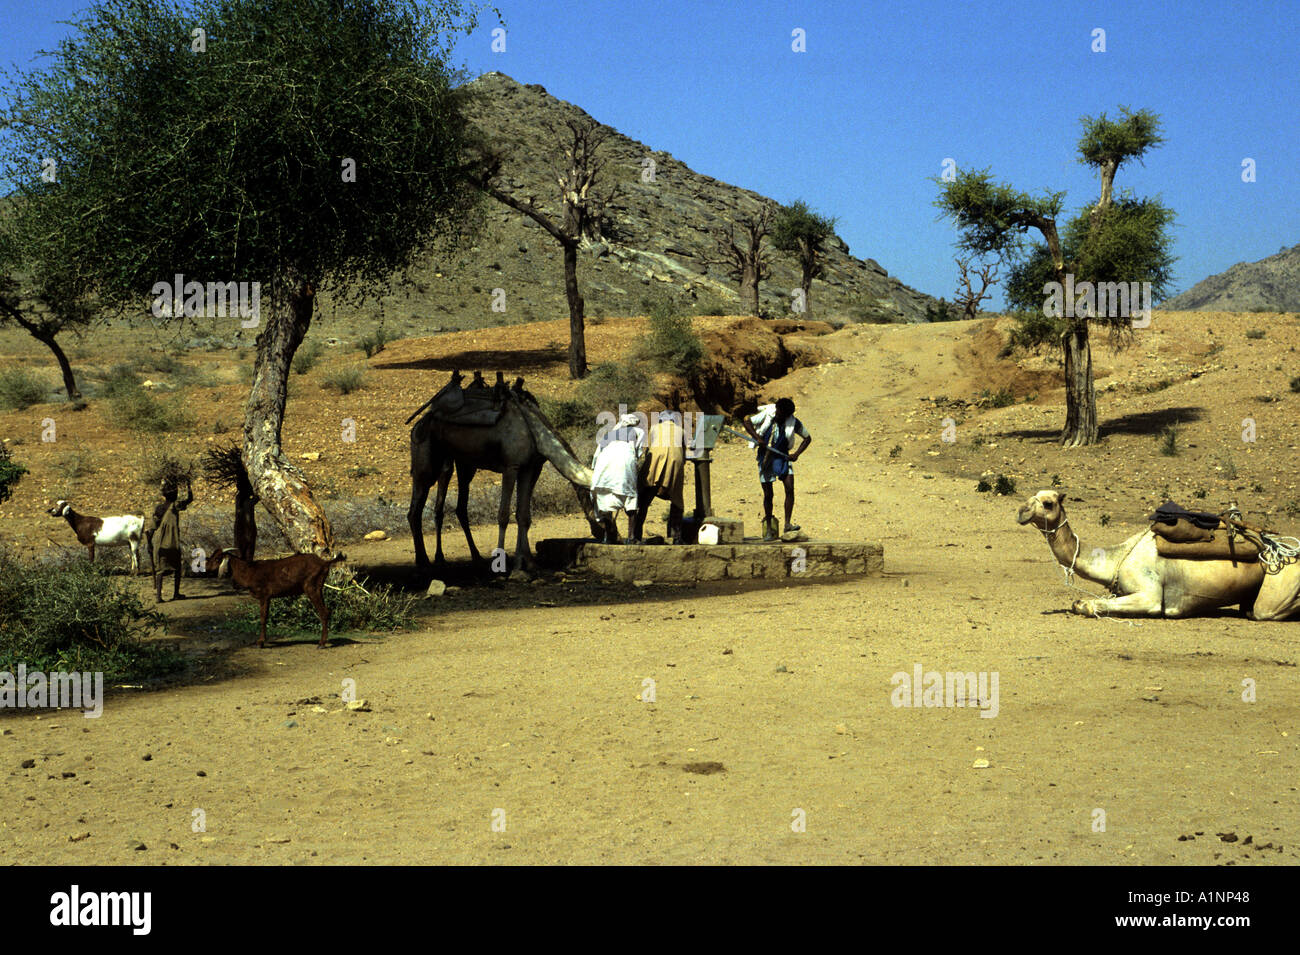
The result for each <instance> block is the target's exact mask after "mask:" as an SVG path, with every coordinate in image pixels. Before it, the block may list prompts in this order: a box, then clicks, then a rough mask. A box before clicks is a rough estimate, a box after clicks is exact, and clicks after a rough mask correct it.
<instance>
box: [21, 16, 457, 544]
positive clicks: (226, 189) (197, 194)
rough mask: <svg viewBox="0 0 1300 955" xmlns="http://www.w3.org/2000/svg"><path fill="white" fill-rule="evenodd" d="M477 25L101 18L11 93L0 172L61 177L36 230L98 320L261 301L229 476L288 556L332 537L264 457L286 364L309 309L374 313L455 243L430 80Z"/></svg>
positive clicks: (275, 458) (444, 111) (453, 173)
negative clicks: (45, 161) (32, 170)
mask: <svg viewBox="0 0 1300 955" xmlns="http://www.w3.org/2000/svg"><path fill="white" fill-rule="evenodd" d="M476 18H477V10H476V9H474V8H466V6H465V5H464V4H462V2H460V0H433V2H430V3H417V2H415V0H328V2H312V3H303V2H300V0H194V2H193V3H192V4H188V5H186V6H184V7H182V6H179V5H177V4H175V3H172V2H169V0H100V2H98V3H96V4H95V5H94V6H92V7H91V8H90V9H89V10H88V11H87V12H86V13H85V14H84V15H83V16H82V18H81V19H80V20H78V21H77V22H75V23H74V24H73V26H74V28H75V32H74V34H73V35H72V36H71V37H70V38H68V39H66V40H64V41H62V42H61V43H60V45H59V48H58V50H57V51H56V52H55V53H53V54H51V55H50V59H51V60H52V63H51V65H50V66H48V67H47V68H46V69H43V70H41V71H37V72H32V73H29V74H26V75H23V76H20V77H19V78H17V80H16V81H14V82H13V83H12V84H11V88H10V90H9V91H8V92H9V101H10V104H11V106H10V108H9V110H8V116H7V117H6V118H7V121H8V126H7V133H6V137H5V142H4V143H3V148H2V149H0V154H2V155H3V156H4V157H6V159H7V161H8V164H9V170H10V171H11V172H12V171H21V170H22V169H24V168H26V167H27V166H30V165H31V163H32V162H33V160H34V158H35V157H44V156H51V157H55V158H56V159H57V162H58V168H59V175H58V180H57V187H56V188H51V189H48V190H45V191H44V194H43V202H44V203H47V204H48V205H45V206H44V210H45V211H44V213H43V215H45V216H47V218H48V221H52V222H58V223H60V224H61V235H62V237H63V238H62V240H61V242H62V244H63V245H64V246H65V247H66V248H67V249H69V250H70V252H71V254H73V255H75V256H76V258H75V261H77V262H78V265H79V268H80V269H81V270H82V271H83V272H84V273H85V274H87V275H88V276H90V277H91V278H92V280H93V282H94V288H95V292H96V294H97V295H98V297H99V298H100V300H101V301H103V302H105V303H108V304H122V305H130V306H133V307H135V308H137V309H138V308H139V307H140V305H141V304H142V303H144V302H145V301H146V296H149V295H152V294H155V292H154V287H155V284H156V283H160V282H162V283H169V282H171V281H172V277H173V276H174V275H175V274H178V273H179V274H181V275H183V276H184V277H185V280H186V281H187V282H189V281H194V282H198V283H208V282H221V283H227V282H244V281H247V282H250V283H254V282H255V283H258V287H259V288H260V298H261V314H260V315H259V316H258V317H257V319H256V321H257V323H258V328H259V333H258V336H257V343H256V346H257V352H256V359H255V362H254V366H253V381H252V387H251V389H250V392H249V397H248V400H247V403H246V406H245V414H244V430H243V439H244V440H243V448H242V454H243V460H244V464H245V466H246V468H247V470H248V475H249V478H250V480H251V482H252V485H253V488H254V490H255V492H256V494H257V496H258V497H259V498H260V499H261V502H262V505H263V506H264V507H266V508H267V510H268V511H269V512H270V513H271V514H272V516H273V517H274V518H275V520H276V522H277V524H278V525H279V526H280V528H281V530H282V531H283V532H284V534H285V536H286V537H287V538H288V539H289V541H290V542H291V543H292V544H293V545H294V547H295V549H297V550H299V551H310V552H314V553H317V554H321V555H328V554H330V553H331V552H332V549H333V535H332V531H331V529H330V525H329V521H328V520H327V519H326V517H325V514H324V512H323V511H322V510H321V508H320V506H319V504H317V502H316V501H315V499H314V498H313V497H312V494H311V491H310V489H309V488H308V486H307V483H306V481H305V479H304V477H303V475H302V473H301V472H300V471H298V469H297V468H296V467H294V466H293V465H292V464H290V463H289V461H288V460H287V458H286V457H285V456H284V454H283V452H282V450H281V445H280V431H281V426H282V424H283V420H284V413H285V403H286V399H287V383H288V376H289V368H290V362H291V361H292V358H293V355H294V352H295V351H296V350H297V348H298V346H299V344H300V343H301V342H302V340H303V336H304V335H306V333H307V330H308V329H309V328H310V326H311V321H312V314H313V308H314V303H315V298H316V294H317V292H318V291H319V290H322V289H328V290H330V292H331V293H332V294H334V295H336V296H337V297H338V298H339V299H340V300H342V301H345V302H349V303H357V302H359V301H360V300H362V299H363V298H364V297H366V296H367V295H370V294H374V293H380V292H382V290H383V289H384V288H385V287H386V286H387V283H388V280H389V279H390V278H391V276H392V275H393V273H394V272H396V271H401V270H403V269H404V268H405V267H406V266H407V265H408V264H409V263H410V262H411V261H412V260H413V259H414V258H415V257H417V256H420V255H422V254H423V253H425V252H426V251H428V250H429V249H430V247H431V246H433V245H435V244H438V243H439V242H452V241H455V240H456V239H457V238H458V237H460V235H461V233H462V231H463V229H464V228H465V226H466V224H467V223H468V222H470V221H471V219H472V217H471V216H470V215H469V213H470V211H471V210H472V209H473V207H474V204H475V202H476V201H477V193H476V191H475V190H474V189H473V188H472V187H470V186H469V184H468V182H467V181H466V170H467V167H468V156H469V155H470V153H471V151H473V152H477V151H479V147H478V146H477V145H474V146H473V147H472V149H471V143H472V137H473V134H472V132H471V127H470V124H469V123H468V122H467V121H466V119H465V116H464V106H465V97H466V94H465V93H464V92H462V91H461V90H460V89H459V88H454V86H453V84H454V82H455V81H457V80H459V79H461V78H462V77H461V76H460V74H459V73H458V72H456V71H454V70H453V69H451V68H450V67H449V66H448V65H447V64H448V62H449V54H450V45H451V43H452V42H453V38H454V36H455V34H456V33H457V32H459V31H461V30H465V31H468V30H471V29H473V27H474V25H475V22H476ZM24 164H25V165H24ZM12 178H13V180H14V181H15V182H17V183H18V191H19V193H20V197H21V198H24V199H25V198H27V197H28V196H30V195H34V194H35V193H36V192H37V191H38V190H39V189H40V184H39V183H37V182H35V181H34V180H33V178H32V177H31V176H30V175H27V176H23V175H13V176H12ZM199 288H200V293H201V289H202V286H201V285H200V286H199ZM185 295H186V311H187V312H189V311H190V305H191V304H192V300H191V298H190V291H189V290H188V289H187V290H186V292H185ZM169 297H170V296H169ZM199 302H200V305H201V304H202V298H201V294H200V298H199ZM155 304H157V303H155ZM208 304H209V306H210V305H211V300H210V299H209V302H208ZM155 317H161V318H162V320H164V321H177V320H183V318H178V317H177V316H175V314H174V313H172V312H170V311H169V312H162V311H161V310H160V309H159V308H155ZM216 317H218V318H221V317H226V316H225V309H224V308H221V309H219V310H218V312H217V315H216ZM227 320H228V321H230V322H231V328H232V331H233V330H234V328H235V327H236V326H235V325H234V323H235V322H243V321H247V320H250V319H245V318H244V317H242V316H239V315H230V316H228V317H227Z"/></svg>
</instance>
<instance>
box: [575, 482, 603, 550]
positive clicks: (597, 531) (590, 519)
mask: <svg viewBox="0 0 1300 955" xmlns="http://www.w3.org/2000/svg"><path fill="white" fill-rule="evenodd" d="M573 493H574V494H576V495H577V496H578V504H579V505H580V506H581V507H582V513H583V516H585V517H586V518H587V526H588V527H590V528H591V536H592V537H593V538H595V539H597V540H600V539H601V538H602V537H603V536H604V534H605V530H604V528H602V527H601V526H600V521H599V519H598V518H597V515H596V505H595V502H594V501H592V499H591V488H588V487H583V486H582V485H580V484H575V485H573Z"/></svg>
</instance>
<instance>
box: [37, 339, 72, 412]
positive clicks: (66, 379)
mask: <svg viewBox="0 0 1300 955" xmlns="http://www.w3.org/2000/svg"><path fill="white" fill-rule="evenodd" d="M40 341H41V343H42V344H44V345H45V347H46V348H48V349H49V350H50V351H52V352H53V353H54V360H55V361H57V362H58V363H59V373H60V374H62V375H63V390H64V391H66V392H67V393H68V398H69V399H72V398H80V397H81V390H80V389H79V388H77V379H76V377H75V376H74V375H73V374H72V364H71V363H70V362H69V361H68V356H67V355H65V354H63V349H62V348H60V347H59V343H58V342H57V341H55V340H54V336H53V335H50V336H48V337H41V338H40Z"/></svg>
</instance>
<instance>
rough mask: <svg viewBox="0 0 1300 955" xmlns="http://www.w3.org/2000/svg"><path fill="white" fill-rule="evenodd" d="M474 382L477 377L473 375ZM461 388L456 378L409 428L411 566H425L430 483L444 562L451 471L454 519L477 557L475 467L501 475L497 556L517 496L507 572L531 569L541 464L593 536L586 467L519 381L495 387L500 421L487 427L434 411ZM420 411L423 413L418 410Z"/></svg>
mask: <svg viewBox="0 0 1300 955" xmlns="http://www.w3.org/2000/svg"><path fill="white" fill-rule="evenodd" d="M498 379H500V375H499V374H498ZM477 381H481V379H478V378H477V376H476V382H477ZM459 390H460V376H459V373H457V374H454V375H453V376H452V380H451V382H450V383H449V384H448V385H447V386H446V387H445V388H443V390H442V391H440V392H439V393H438V394H437V395H435V396H434V398H433V399H432V400H431V401H430V402H429V404H428V405H426V406H425V407H428V408H429V410H428V411H427V412H426V413H425V415H424V417H422V418H421V419H420V420H419V421H417V422H416V424H415V426H414V427H413V428H412V429H411V506H410V509H409V510H408V511H407V515H406V516H407V521H408V523H409V524H410V526H411V537H412V538H413V539H414V541H415V563H416V565H417V566H420V567H423V566H427V565H428V563H429V555H428V553H427V552H426V551H425V548H424V527H423V522H424V505H425V502H426V501H427V500H428V497H429V489H430V488H431V487H432V486H433V485H434V484H435V483H436V484H437V485H438V493H437V498H436V500H435V505H434V527H435V529H436V532H437V547H436V550H435V552H434V559H435V561H436V562H437V563H438V564H439V565H441V564H443V563H444V558H443V555H442V519H443V507H444V504H445V503H446V500H447V487H448V485H449V484H450V483H451V473H452V469H453V468H454V469H455V471H456V478H457V484H456V486H457V499H456V518H457V520H459V521H460V526H461V529H462V530H464V532H465V540H466V541H468V543H469V551H470V556H471V558H472V559H473V560H474V561H475V562H478V561H480V560H482V558H481V556H480V554H479V551H478V548H477V547H476V546H475V545H474V536H473V535H472V534H471V533H470V529H469V485H470V481H472V480H473V478H474V475H475V473H476V472H478V471H479V470H487V471H496V472H497V473H499V474H500V475H501V504H500V507H499V508H498V511H497V526H498V529H499V534H498V536H497V548H498V549H500V550H502V551H504V549H505V542H506V527H507V526H508V525H509V523H510V498H511V495H512V492H513V493H514V495H515V496H516V503H515V522H516V524H517V525H518V538H517V541H516V545H515V556H514V560H513V562H512V563H513V567H512V569H520V568H525V567H528V566H530V565H531V564H532V554H531V552H530V550H529V547H528V528H529V526H530V525H531V523H532V499H533V489H534V487H535V486H536V484H537V478H538V476H539V475H540V474H541V472H542V468H543V467H545V466H546V462H547V461H550V462H551V463H552V464H554V465H555V467H556V469H557V470H558V471H559V472H560V473H561V474H562V475H564V477H565V478H567V479H568V480H569V481H570V482H571V483H572V484H573V486H574V491H575V492H576V493H577V497H578V503H579V504H580V505H581V506H582V509H583V513H584V514H586V515H587V519H588V523H589V525H590V526H591V527H592V528H593V533H594V529H595V527H596V525H595V524H594V523H593V519H594V514H593V512H592V504H591V493H590V488H591V469H590V468H587V467H584V466H583V465H582V464H581V463H580V462H579V461H578V460H577V458H576V457H574V455H573V452H572V450H571V449H570V448H569V446H568V444H567V443H566V442H565V441H564V439H563V438H562V437H560V436H559V434H557V433H556V432H555V429H554V428H553V427H552V426H551V423H550V422H549V421H547V419H546V417H545V415H543V414H542V412H541V411H540V409H538V407H537V403H536V400H535V399H534V398H533V397H532V395H530V394H528V392H526V391H524V390H523V383H522V381H516V382H515V387H514V388H511V389H506V388H505V387H503V386H502V385H501V384H500V383H498V387H497V390H496V394H497V397H498V401H499V402H500V403H501V404H502V406H503V411H502V414H501V416H500V418H499V420H497V421H496V422H495V423H493V424H490V425H481V424H457V423H451V422H448V421H447V420H445V415H444V414H443V413H442V412H441V410H440V405H441V403H442V402H441V401H440V399H441V398H442V397H443V396H445V395H448V394H451V393H453V392H459ZM467 393H469V392H467ZM423 410H424V409H423V408H422V409H421V411H423ZM416 414H419V412H416ZM412 417H414V416H412ZM408 420H409V419H408Z"/></svg>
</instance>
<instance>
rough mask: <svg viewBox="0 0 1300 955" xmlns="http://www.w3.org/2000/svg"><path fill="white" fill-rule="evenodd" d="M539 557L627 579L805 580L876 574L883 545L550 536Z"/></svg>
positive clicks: (880, 566) (881, 564) (880, 570)
mask: <svg viewBox="0 0 1300 955" xmlns="http://www.w3.org/2000/svg"><path fill="white" fill-rule="evenodd" d="M537 559H538V561H539V562H540V563H542V564H543V565H545V566H547V567H552V568H557V569H562V568H568V567H572V568H574V569H575V570H589V571H591V572H592V573H596V574H600V575H601V576H602V577H610V578H613V579H614V580H621V581H624V582H626V583H631V582H632V581H636V580H653V581H655V582H657V583H692V582H694V581H700V580H772V579H777V578H792V579H809V578H814V577H816V578H825V577H845V576H849V575H855V574H856V575H865V576H868V577H879V576H880V575H881V574H882V573H883V572H884V567H885V551H884V547H883V546H882V545H880V544H872V543H863V542H859V541H800V542H798V543H783V542H780V541H773V542H763V541H759V540H749V541H745V542H743V543H738V544H713V545H708V544H680V545H676V546H673V545H668V544H596V543H593V542H592V541H586V540H578V539H574V538H553V539H550V540H544V541H540V542H539V543H538V544H537Z"/></svg>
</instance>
